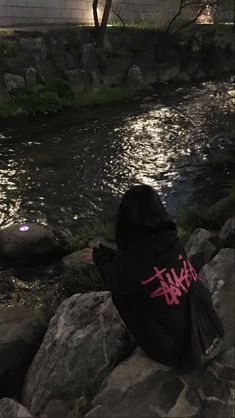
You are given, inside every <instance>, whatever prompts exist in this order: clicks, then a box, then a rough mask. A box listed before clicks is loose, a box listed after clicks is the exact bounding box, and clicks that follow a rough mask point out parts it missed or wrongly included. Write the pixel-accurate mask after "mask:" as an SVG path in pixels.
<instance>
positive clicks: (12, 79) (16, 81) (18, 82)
mask: <svg viewBox="0 0 235 418" xmlns="http://www.w3.org/2000/svg"><path fill="white" fill-rule="evenodd" d="M4 80H5V85H6V89H7V91H8V92H11V91H14V90H20V89H23V88H24V87H25V79H24V77H22V76H21V75H18V74H9V73H6V74H5V75H4Z"/></svg>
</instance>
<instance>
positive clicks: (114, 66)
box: [103, 55, 132, 78]
mask: <svg viewBox="0 0 235 418" xmlns="http://www.w3.org/2000/svg"><path fill="white" fill-rule="evenodd" d="M131 65H132V59H131V57H130V56H129V55H123V56H121V57H114V58H108V59H106V60H104V63H103V66H104V75H105V76H110V75H119V76H120V77H121V78H123V77H124V76H125V74H126V73H127V71H128V69H129V68H130V67H131Z"/></svg>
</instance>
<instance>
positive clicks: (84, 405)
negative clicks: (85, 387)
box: [68, 394, 90, 418]
mask: <svg viewBox="0 0 235 418" xmlns="http://www.w3.org/2000/svg"><path fill="white" fill-rule="evenodd" d="M89 406H90V401H89V400H88V398H87V396H86V395H85V394H84V395H83V396H81V397H80V398H79V399H76V400H75V401H74V406H73V411H72V412H71V414H69V416H68V418H82V417H83V416H84V415H85V414H86V412H87V411H88V409H89Z"/></svg>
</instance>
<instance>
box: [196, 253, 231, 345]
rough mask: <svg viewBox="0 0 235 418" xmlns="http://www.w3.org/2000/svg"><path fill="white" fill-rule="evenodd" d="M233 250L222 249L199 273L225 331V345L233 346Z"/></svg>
mask: <svg viewBox="0 0 235 418" xmlns="http://www.w3.org/2000/svg"><path fill="white" fill-rule="evenodd" d="M234 264H235V257H234V249H230V248H224V249H222V250H220V252H219V253H218V254H217V255H216V256H215V257H214V258H213V259H212V260H211V261H210V262H209V263H208V264H206V265H205V266H204V267H202V269H201V270H200V272H199V276H200V278H201V279H202V281H203V282H204V284H205V285H206V286H207V287H208V288H209V290H210V292H211V293H212V299H213V303H214V306H215V309H216V311H217V313H218V316H219V317H220V319H221V320H222V323H223V326H224V330H225V345H226V347H231V346H233V345H234V326H233V323H234V309H235V307H234V281H235V265H234Z"/></svg>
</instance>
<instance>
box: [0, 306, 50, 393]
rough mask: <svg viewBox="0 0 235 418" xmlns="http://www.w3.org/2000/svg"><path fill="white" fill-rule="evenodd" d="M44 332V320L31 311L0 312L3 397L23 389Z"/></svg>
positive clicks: (13, 310)
mask: <svg viewBox="0 0 235 418" xmlns="http://www.w3.org/2000/svg"><path fill="white" fill-rule="evenodd" d="M44 332H45V325H44V322H43V320H42V319H41V317H40V316H39V315H38V314H37V313H36V312H34V311H32V310H31V309H26V308H5V309H1V310H0V396H1V395H3V394H4V395H6V394H8V395H12V394H13V393H12V391H13V392H14V391H18V390H19V389H20V385H21V384H22V381H23V378H24V376H25V374H26V370H27V368H28V366H29V365H30V362H31V361H32V359H33V356H34V355H35V353H36V350H37V348H38V347H39V345H40V343H41V341H42V337H43V333H44Z"/></svg>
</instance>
